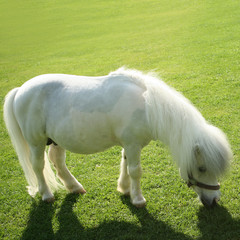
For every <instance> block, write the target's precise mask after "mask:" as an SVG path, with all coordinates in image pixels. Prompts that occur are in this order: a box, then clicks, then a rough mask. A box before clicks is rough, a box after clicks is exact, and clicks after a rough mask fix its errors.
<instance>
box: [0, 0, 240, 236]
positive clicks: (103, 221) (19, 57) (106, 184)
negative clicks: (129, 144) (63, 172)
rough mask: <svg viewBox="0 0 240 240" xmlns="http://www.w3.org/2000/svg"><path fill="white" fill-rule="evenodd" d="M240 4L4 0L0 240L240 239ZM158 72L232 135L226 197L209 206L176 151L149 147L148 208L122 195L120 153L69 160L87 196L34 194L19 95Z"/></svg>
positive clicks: (232, 0) (145, 160) (0, 25)
mask: <svg viewBox="0 0 240 240" xmlns="http://www.w3.org/2000/svg"><path fill="white" fill-rule="evenodd" d="M239 12H240V5H239V1H236V0H218V1H213V0H210V1H206V0H201V1H196V0H182V1H177V0H170V1H169V0H161V1H156V0H154V1H153V0H127V1H126V0H122V1H110V0H103V1H96V0H89V1H83V0H80V1H67V0H59V1H56V0H52V1H29V0H28V1H27V0H23V1H16V0H12V1H6V0H2V1H0V31H1V32H0V103H1V104H0V111H1V113H0V115H1V117H0V161H1V164H0V239H6V240H10V239H22V240H27V239H31V240H33V239H39V240H44V239H46V240H51V239H71V240H73V239H87V240H90V239H101V240H102V239H106V240H108V239H111V240H112V239H129V240H130V239H133V240H135V239H136V240H139V239H144V240H145V239H164V240H168V239H172V240H176V239H180V240H185V239H188V240H189V239H201V240H213V239H218V240H239V239H240V187H239V186H240V160H239V157H240V156H239V155H240V147H239V146H240V123H239V119H240V67H239V66H240V52H239V50H240V41H239V40H240V22H239ZM122 65H126V66H127V67H130V68H136V69H139V70H144V71H148V70H155V71H156V72H158V73H159V74H160V76H161V77H162V78H163V79H164V80H165V81H166V82H167V83H168V84H169V85H171V86H173V87H175V88H176V89H177V90H179V91H181V92H182V93H183V94H184V95H185V96H186V97H187V98H189V99H190V100H191V101H192V102H193V103H194V105H195V106H196V107H197V108H198V109H199V110H200V111H201V112H202V114H203V116H204V117H205V118H206V119H207V120H208V121H209V122H211V123H212V124H214V125H216V126H217V127H220V128H221V129H222V130H223V131H224V132H225V133H226V134H227V136H228V138H229V141H230V143H231V145H232V149H233V152H234V159H233V161H232V167H231V171H230V173H229V174H228V175H227V177H226V178H224V179H222V180H221V189H222V190H221V192H222V198H221V201H220V204H219V206H217V207H216V208H215V209H211V210H208V209H205V208H204V207H203V206H202V205H201V204H200V203H199V201H198V199H197V196H196V194H195V193H194V192H193V191H192V190H191V189H188V188H187V186H186V184H185V183H184V182H183V181H182V180H181V178H180V176H179V174H178V170H177V169H176V167H175V166H174V163H173V161H172V157H171V155H170V153H169V151H168V149H167V148H166V147H165V146H163V145H162V144H161V143H160V142H151V144H150V145H149V146H147V147H146V148H145V149H144V150H143V152H142V167H143V177H142V189H143V194H144V196H145V198H146V199H147V207H146V208H144V209H136V208H135V207H133V206H132V205H131V204H130V200H129V199H128V198H125V197H123V196H121V194H120V193H118V192H117V191H116V186H117V178H118V174H119V164H120V151H121V148H120V147H114V148H111V149H109V150H108V151H106V152H104V153H99V154H95V155H88V156H86V155H75V154H72V153H67V165H68V167H69V169H70V170H71V172H72V173H73V174H74V175H75V177H76V178H77V179H78V180H79V181H80V182H81V183H82V184H83V186H84V187H85V189H86V190H87V194H86V195H84V196H76V195H71V194H68V193H67V192H66V191H64V190H62V191H60V192H57V193H56V194H55V196H56V201H55V202H54V203H53V204H46V203H43V202H42V201H41V199H40V196H37V197H36V198H35V199H32V198H31V197H30V196H29V195H28V194H27V191H26V184H27V183H26V180H25V178H24V175H23V171H22V169H21V168H20V165H19V163H18V160H17V157H16V154H15V152H14V150H13V147H12V145H11V143H10V139H9V137H8V135H7V132H6V129H5V126H4V123H3V119H2V105H3V101H4V96H5V95H6V94H7V92H8V91H9V90H10V89H12V88H14V87H16V86H20V85H21V84H22V83H24V82H25V81H26V80H28V79H30V78H32V77H34V76H36V75H39V74H43V73H58V72H61V73H69V74H77V75H92V76H97V75H104V74H107V73H108V72H109V71H112V70H115V69H116V68H118V67H120V66H122Z"/></svg>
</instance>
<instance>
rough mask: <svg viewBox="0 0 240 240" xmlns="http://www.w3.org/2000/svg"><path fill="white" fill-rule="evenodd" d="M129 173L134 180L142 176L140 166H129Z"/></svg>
mask: <svg viewBox="0 0 240 240" xmlns="http://www.w3.org/2000/svg"><path fill="white" fill-rule="evenodd" d="M128 171H129V175H130V177H131V178H133V179H139V178H141V176H142V168H141V165H140V164H138V165H136V166H129V167H128Z"/></svg>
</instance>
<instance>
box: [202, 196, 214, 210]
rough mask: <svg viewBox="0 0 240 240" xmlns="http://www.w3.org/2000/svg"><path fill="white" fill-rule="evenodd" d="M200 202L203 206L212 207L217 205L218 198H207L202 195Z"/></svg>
mask: <svg viewBox="0 0 240 240" xmlns="http://www.w3.org/2000/svg"><path fill="white" fill-rule="evenodd" d="M201 202H202V204H203V205H204V206H205V207H208V208H213V207H215V206H216V205H217V202H218V199H217V198H213V199H208V198H205V197H203V196H202V197H201Z"/></svg>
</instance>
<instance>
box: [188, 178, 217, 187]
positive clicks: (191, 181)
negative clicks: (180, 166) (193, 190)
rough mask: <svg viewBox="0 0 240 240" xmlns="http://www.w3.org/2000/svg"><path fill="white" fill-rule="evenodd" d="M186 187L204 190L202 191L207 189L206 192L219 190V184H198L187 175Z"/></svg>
mask: <svg viewBox="0 0 240 240" xmlns="http://www.w3.org/2000/svg"><path fill="white" fill-rule="evenodd" d="M187 185H188V187H192V186H197V187H199V188H204V189H207V190H219V189H220V184H219V183H218V184H217V185H208V184H205V183H201V182H198V181H197V180H195V179H194V178H193V177H192V176H191V175H188V182H187Z"/></svg>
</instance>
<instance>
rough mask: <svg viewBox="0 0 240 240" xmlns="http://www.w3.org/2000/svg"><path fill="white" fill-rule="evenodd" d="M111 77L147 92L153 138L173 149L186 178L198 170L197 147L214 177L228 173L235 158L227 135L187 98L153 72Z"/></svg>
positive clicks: (126, 71) (130, 72)
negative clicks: (208, 120) (229, 166)
mask: <svg viewBox="0 0 240 240" xmlns="http://www.w3.org/2000/svg"><path fill="white" fill-rule="evenodd" d="M111 74H119V75H120V74H121V75H124V76H128V77H129V79H131V81H134V82H135V83H136V84H137V85H139V86H143V85H144V88H146V89H147V91H145V93H144V98H145V100H146V111H147V118H148V122H149V126H150V127H151V130H152V136H153V137H154V139H155V140H157V139H159V140H160V141H162V142H164V143H165V144H167V145H168V146H169V147H170V150H171V152H172V154H173V156H174V159H175V160H176V162H177V165H178V167H179V168H180V169H181V174H182V177H183V178H184V179H187V178H188V173H189V172H191V170H192V169H193V168H194V167H195V161H193V154H194V149H195V148H196V147H198V148H199V149H200V151H201V152H202V155H203V158H204V160H205V166H206V168H207V169H208V170H209V171H211V172H212V174H214V175H216V176H219V175H221V174H222V173H223V172H224V171H225V170H226V168H227V166H228V162H229V159H231V155H232V153H231V150H230V147H229V144H228V142H227V139H226V136H225V135H224V133H223V132H222V131H221V130H219V129H218V128H216V127H214V126H212V125H210V124H208V123H207V122H206V120H205V119H204V118H203V116H202V115H201V113H200V112H199V111H198V110H197V109H196V108H195V107H194V106H193V105H192V104H191V102H190V101H189V100H188V99H186V98H185V97H184V96H183V95H182V94H180V93H179V92H177V91H176V90H175V89H173V88H171V87H169V86H168V85H167V84H166V83H164V82H163V81H161V80H160V79H158V78H157V77H155V76H154V74H152V73H150V74H143V73H142V72H140V71H136V70H129V69H125V68H120V69H118V70H117V71H115V72H112V73H111ZM155 75H156V74H155Z"/></svg>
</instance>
